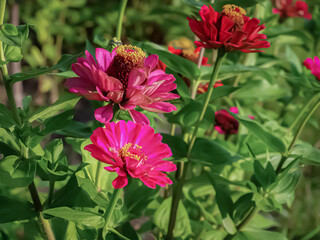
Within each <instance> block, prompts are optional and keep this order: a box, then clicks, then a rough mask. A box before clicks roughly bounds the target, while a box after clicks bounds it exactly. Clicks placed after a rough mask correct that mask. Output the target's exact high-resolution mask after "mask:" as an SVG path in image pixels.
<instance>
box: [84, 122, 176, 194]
mask: <svg viewBox="0 0 320 240" xmlns="http://www.w3.org/2000/svg"><path fill="white" fill-rule="evenodd" d="M90 139H91V141H92V144H90V145H87V146H86V147H85V150H87V151H89V152H91V156H92V157H94V158H96V159H97V160H99V161H101V162H104V163H107V164H109V165H111V166H109V167H105V170H107V171H109V172H116V173H117V174H118V177H117V178H116V179H115V180H114V181H113V182H112V184H113V186H114V188H123V187H125V186H126V185H127V184H128V174H129V176H131V177H133V178H139V179H140V180H141V181H142V182H143V183H144V184H145V185H146V186H148V187H150V188H155V187H156V185H159V186H161V187H165V186H166V184H172V181H171V180H170V179H169V178H168V177H167V175H166V174H165V173H163V172H173V171H176V170H177V167H176V165H175V164H174V163H173V162H170V161H165V160H163V159H164V158H168V157H170V156H171V155H172V153H171V150H170V148H169V147H168V145H167V144H164V143H162V142H161V140H162V136H161V135H160V134H159V133H154V130H153V128H152V127H150V126H143V125H142V124H140V123H133V122H131V121H129V122H128V123H126V122H125V121H123V120H121V121H119V122H117V123H114V122H112V123H106V124H105V128H102V127H99V128H97V129H96V130H94V131H93V134H92V135H91V137H90Z"/></svg>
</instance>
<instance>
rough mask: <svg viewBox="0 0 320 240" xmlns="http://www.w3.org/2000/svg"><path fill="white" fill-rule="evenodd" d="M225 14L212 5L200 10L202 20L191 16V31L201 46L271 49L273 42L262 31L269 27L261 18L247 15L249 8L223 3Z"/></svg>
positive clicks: (250, 49) (254, 50) (209, 47)
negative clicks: (268, 40)
mask: <svg viewBox="0 0 320 240" xmlns="http://www.w3.org/2000/svg"><path fill="white" fill-rule="evenodd" d="M223 8H224V9H223V11H222V12H221V13H219V12H216V11H215V10H214V9H213V8H212V6H209V7H208V6H206V5H204V6H202V7H201V10H200V12H199V15H200V17H201V20H200V21H198V20H196V19H191V18H187V19H188V20H189V26H190V28H191V31H192V32H193V33H194V34H195V35H197V36H198V37H199V39H200V41H195V44H196V45H197V46H198V47H204V48H208V49H218V48H222V49H223V50H224V51H226V52H231V51H242V52H262V50H258V48H268V47H270V43H269V42H267V41H264V39H267V36H266V35H265V34H260V33H259V32H260V31H261V30H263V29H264V28H265V26H264V25H259V23H260V21H259V20H258V19H257V18H251V19H250V18H249V17H246V16H245V15H246V11H245V10H244V9H243V8H241V7H239V6H236V5H233V4H227V5H225V6H223Z"/></svg>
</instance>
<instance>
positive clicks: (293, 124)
mask: <svg viewBox="0 0 320 240" xmlns="http://www.w3.org/2000/svg"><path fill="white" fill-rule="evenodd" d="M317 98H318V95H317V94H316V95H314V96H313V97H311V98H310V99H309V101H308V102H307V104H305V105H304V107H303V108H302V110H301V111H300V113H299V115H298V117H296V119H295V120H294V122H293V123H292V124H291V126H290V128H289V131H290V132H291V131H292V130H294V129H295V127H296V126H297V124H298V123H299V122H300V121H301V119H302V118H303V116H304V115H305V112H306V111H307V109H308V108H309V107H310V106H311V105H312V103H313V102H314V101H315V100H316V99H317Z"/></svg>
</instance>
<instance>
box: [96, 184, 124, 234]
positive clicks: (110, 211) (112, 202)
mask: <svg viewBox="0 0 320 240" xmlns="http://www.w3.org/2000/svg"><path fill="white" fill-rule="evenodd" d="M120 193H121V189H114V191H113V193H112V196H111V198H110V202H109V204H108V207H107V209H106V212H105V214H104V219H105V224H104V226H105V227H106V226H108V224H109V221H110V219H111V217H112V214H113V211H114V209H115V207H116V205H117V201H118V198H119V196H120ZM103 229H104V227H102V228H100V230H99V235H98V239H99V240H103V235H102V233H103Z"/></svg>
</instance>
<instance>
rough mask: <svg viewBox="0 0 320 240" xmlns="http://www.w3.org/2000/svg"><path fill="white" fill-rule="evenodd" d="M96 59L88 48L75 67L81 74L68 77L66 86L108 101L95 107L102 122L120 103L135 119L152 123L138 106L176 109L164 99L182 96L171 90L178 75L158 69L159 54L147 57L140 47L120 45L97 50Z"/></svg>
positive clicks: (110, 117) (107, 118) (89, 96)
mask: <svg viewBox="0 0 320 240" xmlns="http://www.w3.org/2000/svg"><path fill="white" fill-rule="evenodd" d="M96 59H97V62H96V61H95V60H94V58H93V57H92V55H91V54H90V53H89V52H88V51H86V58H78V62H77V63H75V64H72V70H73V71H74V72H75V73H76V74H77V75H78V76H79V77H75V78H69V79H67V81H66V83H65V85H66V87H67V88H68V89H69V91H70V92H73V93H76V94H78V95H81V96H84V97H86V98H87V99H89V100H98V101H105V102H108V103H109V104H108V105H107V106H104V107H101V108H98V109H96V111H95V117H96V119H97V120H98V121H100V122H102V123H106V122H109V121H110V120H111V119H112V116H113V108H112V107H113V105H114V104H119V106H120V109H121V110H127V111H128V112H129V113H130V116H131V117H132V119H133V121H134V122H141V123H143V124H149V120H148V118H147V117H146V116H145V115H144V114H142V113H140V112H138V111H136V110H135V108H136V106H139V107H141V108H143V109H145V110H147V111H151V112H158V113H165V112H172V111H175V110H176V107H175V106H174V105H172V104H171V103H168V102H165V101H168V100H172V99H175V98H179V95H177V94H174V93H170V91H172V90H174V89H176V87H177V86H176V84H175V83H173V82H174V81H175V78H174V77H173V75H171V74H166V73H165V72H164V71H162V70H159V69H155V67H156V65H157V63H158V60H159V58H158V56H157V55H150V56H149V57H147V58H146V57H145V53H144V52H143V51H142V50H141V49H140V48H138V47H133V46H131V45H121V46H119V47H117V48H116V49H114V50H113V51H112V52H111V53H109V52H108V51H107V50H105V49H102V48H97V49H96Z"/></svg>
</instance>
